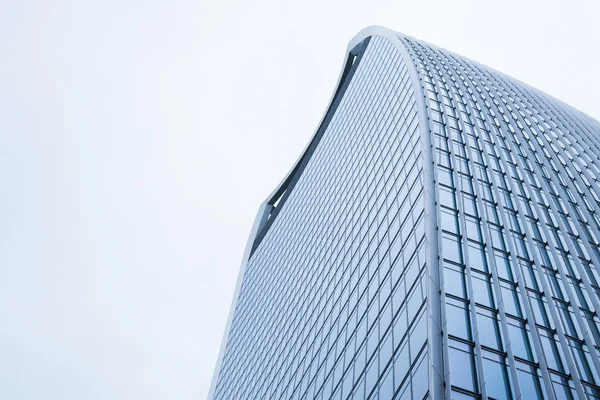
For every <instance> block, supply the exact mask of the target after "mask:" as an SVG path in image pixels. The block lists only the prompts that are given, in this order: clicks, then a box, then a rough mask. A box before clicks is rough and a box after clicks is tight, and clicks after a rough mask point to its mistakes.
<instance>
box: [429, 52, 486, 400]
mask: <svg viewBox="0 0 600 400" xmlns="http://www.w3.org/2000/svg"><path fill="white" fill-rule="evenodd" d="M421 49H422V47H421ZM422 51H423V49H422ZM419 56H421V55H420V54H419ZM420 58H421V61H424V60H423V58H422V57H420ZM424 64H426V65H427V62H424ZM426 74H427V75H429V78H430V79H431V80H432V81H433V77H432V76H431V71H428V72H426ZM432 84H433V85H434V88H435V95H436V98H438V99H439V97H438V96H439V93H438V88H437V84H435V83H432ZM438 101H439V100H438ZM440 106H441V109H442V112H441V115H442V120H443V121H444V125H445V126H444V136H445V138H446V141H449V142H452V139H451V138H449V136H448V133H447V129H446V127H448V116H447V111H446V105H445V104H444V102H440ZM448 129H449V128H448ZM453 147H454V146H452V145H451V144H449V145H448V150H449V152H450V156H451V158H452V160H453V161H454V163H456V156H455V154H454V149H453ZM454 171H456V167H455V166H454V165H453V168H452V172H453V174H452V175H453V176H455V179H454V186H455V187H454V189H455V195H456V193H457V191H462V182H461V179H456V176H457V175H456V174H455V173H454ZM438 185H439V182H438ZM436 186H437V185H436ZM460 197H461V198H460V200H458V199H456V200H457V202H456V204H457V208H458V212H459V214H463V217H462V218H460V217H459V219H460V224H461V225H460V227H461V234H460V236H459V238H460V246H461V251H462V253H463V263H464V264H465V271H466V274H467V278H468V279H467V290H468V293H469V305H470V306H471V307H470V308H471V309H470V312H469V315H470V316H471V325H472V327H473V340H474V342H475V350H476V365H477V374H478V376H479V379H478V384H479V391H480V393H481V396H482V399H484V400H485V399H487V398H488V397H487V388H486V381H485V374H484V370H483V357H482V351H481V341H480V340H479V328H478V324H477V313H476V306H475V301H474V300H473V283H472V275H471V267H470V265H469V253H468V248H467V244H466V236H465V235H466V222H465V218H464V213H463V209H464V204H463V199H462V196H460ZM438 208H439V207H438ZM439 226H440V225H439V224H438V231H439V232H441V229H440V228H439ZM439 243H440V245H439V247H440V254H443V245H442V244H441V243H442V242H441V241H440V242H439ZM442 272H443V269H442ZM442 282H444V281H443V280H442ZM443 285H444V283H442V286H443ZM443 301H444V302H445V301H446V299H445V298H443ZM445 330H446V331H447V329H445Z"/></svg>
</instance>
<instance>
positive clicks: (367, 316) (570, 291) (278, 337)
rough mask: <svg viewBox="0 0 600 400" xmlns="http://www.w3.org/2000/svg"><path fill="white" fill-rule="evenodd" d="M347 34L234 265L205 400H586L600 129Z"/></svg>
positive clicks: (509, 86) (458, 63)
mask: <svg viewBox="0 0 600 400" xmlns="http://www.w3.org/2000/svg"><path fill="white" fill-rule="evenodd" d="M384 31H385V32H384ZM378 34H381V35H382V36H378ZM361 37H366V38H367V39H364V40H365V42H363V43H367V45H366V46H364V47H362V49H363V50H361V51H364V53H362V54H361V56H360V57H361V58H360V61H359V64H358V65H357V68H356V70H355V73H354V74H353V75H352V76H351V77H350V78H348V79H351V81H350V82H349V85H348V87H347V90H346V92H345V93H344V95H343V97H342V98H341V102H340V103H339V105H338V108H337V109H335V113H334V115H333V117H332V119H331V121H330V122H329V125H328V126H327V127H326V128H325V132H324V134H323V136H322V138H321V141H320V142H319V143H318V145H317V146H316V148H315V151H314V153H313V154H312V156H311V158H310V160H309V161H308V164H307V165H306V168H305V169H304V170H303V172H302V174H301V175H300V176H299V179H298V181H297V184H296V186H295V187H294V189H293V191H291V192H290V193H289V197H288V199H287V202H286V203H285V204H284V206H283V207H282V208H281V211H280V213H279V216H278V218H277V220H274V221H273V224H272V226H271V227H270V229H269V230H268V231H267V232H266V234H265V236H264V239H263V241H262V242H261V243H260V245H259V246H258V247H257V248H256V251H255V253H254V254H253V255H252V257H251V258H250V259H249V260H248V263H247V266H246V270H245V274H244V276H243V281H242V285H241V289H240V292H239V296H238V302H237V306H236V309H235V313H234V317H233V321H232V324H231V328H230V331H229V336H228V338H227V346H226V347H225V352H224V357H223V361H222V364H221V365H220V368H219V370H218V371H217V375H216V377H217V380H216V388H215V391H214V398H215V399H263V398H277V399H313V398H314V399H336V400H342V399H377V398H378V399H380V400H388V399H396V400H398V399H401V400H407V399H423V398H427V397H431V398H434V399H436V400H437V399H443V398H446V399H516V400H521V399H523V400H526V399H550V400H555V399H575V398H577V399H584V398H587V399H600V319H599V315H600V314H599V312H600V274H599V271H598V268H599V265H600V215H599V213H598V210H600V185H599V184H598V179H599V178H600V123H599V122H598V121H596V120H594V119H592V118H590V117H588V116H587V115H585V114H583V113H581V112H579V111H577V110H575V109H573V108H571V107H569V106H567V105H565V104H563V103H561V102H560V101H558V100H556V99H554V98H552V97H550V96H548V95H546V94H544V93H542V92H540V91H538V90H536V89H533V88H531V87H529V86H527V85H525V84H523V83H521V82H518V81H516V80H514V79H512V78H510V77H507V76H505V75H503V74H501V73H499V72H497V71H493V70H491V69H489V68H487V67H485V66H482V65H480V64H478V63H475V62H473V61H470V60H468V59H465V58H463V57H460V56H458V55H456V54H453V53H451V52H448V51H445V50H442V49H439V48H437V47H435V46H432V45H429V44H427V43H424V42H421V41H418V40H415V39H413V38H410V37H406V36H403V35H399V34H395V33H393V32H391V31H387V30H385V29H383V28H376V29H375V30H373V31H369V32H368V34H366V35H365V36H361ZM393 39H394V40H393ZM396 39H397V40H396ZM415 85H417V86H415ZM423 151H425V153H423ZM432 160H433V161H432ZM432 214H435V215H432ZM432 218H434V219H435V226H434V223H433V222H429V221H432ZM430 236H431V237H430ZM432 249H434V251H439V254H437V253H436V254H434V253H432ZM438 275H439V276H438ZM438 287H439V290H438ZM438 292H439V294H438ZM428 295H429V298H427V296H428ZM438 296H439V299H440V300H439V301H438ZM434 298H435V300H433V299H434ZM434 315H437V316H439V318H438V317H434ZM437 324H440V326H439V327H437ZM436 329H437V330H436ZM440 333H441V335H440ZM440 343H441V346H440V345H438V344H440ZM433 344H435V345H433ZM436 363H443V365H435V364H436ZM432 364H434V365H432ZM437 368H439V369H440V371H437ZM432 369H433V370H435V371H437V372H438V375H435V376H442V375H443V382H442V381H441V380H440V381H439V382H440V383H439V385H436V384H433V385H432V384H430V383H428V381H429V380H432V379H433V377H434V374H432V372H431V371H432ZM442 383H443V385H442ZM429 390H431V393H430V392H429ZM438 391H439V393H438Z"/></svg>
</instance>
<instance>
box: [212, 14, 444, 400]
mask: <svg viewBox="0 0 600 400" xmlns="http://www.w3.org/2000/svg"><path fill="white" fill-rule="evenodd" d="M373 36H379V37H383V38H385V39H387V40H388V41H390V42H391V43H392V44H393V45H394V47H395V48H396V49H397V50H398V51H399V52H400V54H401V57H402V58H403V60H404V62H405V64H406V66H407V68H408V71H409V75H410V80H411V84H412V86H413V91H414V95H415V99H416V102H417V104H416V107H417V113H418V118H419V122H420V124H424V125H423V126H424V127H425V126H428V117H427V110H426V105H425V98H424V95H423V93H424V92H423V87H422V85H421V83H420V81H419V79H420V78H419V75H418V72H417V69H416V66H415V65H414V62H413V61H412V57H411V56H410V54H409V52H408V50H407V49H406V47H405V46H404V44H403V43H402V41H401V40H400V38H401V37H407V38H408V36H405V35H403V34H401V33H397V32H395V31H392V30H390V29H388V28H385V27H383V26H378V25H373V26H369V27H367V28H364V29H362V30H361V31H360V32H358V33H357V34H356V35H355V36H354V37H353V38H352V39H351V40H350V42H349V43H348V46H347V48H346V52H345V56H344V62H343V65H342V69H341V71H340V74H339V77H338V81H337V84H336V86H335V89H334V91H333V93H332V95H331V98H330V99H329V102H328V104H327V107H326V109H325V112H324V113H323V116H322V117H321V119H320V121H319V124H318V125H317V128H316V129H315V132H314V133H313V135H312V136H311V138H310V140H309V141H308V143H307V144H306V146H305V147H304V149H303V150H302V152H301V154H300V156H299V157H298V159H297V160H296V162H295V163H294V164H293V166H292V167H291V168H290V170H289V171H288V172H287V174H286V175H285V176H284V178H283V179H282V180H281V182H280V183H279V184H278V185H277V187H276V188H275V189H274V190H273V191H272V192H271V194H269V196H268V197H267V198H266V199H265V201H263V203H262V204H261V205H260V207H259V209H258V212H257V215H256V217H255V219H254V223H253V225H252V229H251V230H250V235H249V237H248V240H247V242H246V248H245V250H244V255H243V257H242V261H241V265H240V270H239V273H238V278H237V282H236V286H235V290H234V294H233V299H232V302H231V307H230V310H229V316H228V318H227V323H226V325H225V330H224V333H223V339H222V341H221V348H220V350H219V355H218V358H217V362H216V365H215V370H214V373H213V377H212V381H211V385H210V389H209V392H208V400H212V399H213V397H214V391H215V388H216V384H217V381H218V377H219V373H220V370H221V366H222V363H223V357H224V355H225V350H226V348H227V342H228V340H229V333H230V330H231V324H232V321H233V316H234V314H235V309H236V306H237V301H238V296H239V293H240V289H241V286H242V282H243V277H244V274H245V271H246V266H247V263H248V261H249V260H250V257H251V256H252V253H253V251H254V250H255V249H256V247H257V245H258V243H259V242H260V239H262V237H263V236H264V234H265V233H266V231H267V230H268V226H267V224H268V223H272V221H273V220H274V218H275V216H276V211H279V210H275V209H276V207H277V205H278V203H279V201H280V200H282V197H284V195H289V192H288V193H285V192H286V189H287V188H288V187H289V185H290V183H292V182H293V180H294V178H296V179H297V178H298V176H299V175H301V173H302V169H303V168H302V166H303V164H304V165H305V164H306V162H307V161H308V159H310V156H311V155H312V152H313V150H314V148H313V147H314V145H315V144H316V143H318V141H319V139H320V134H322V131H323V128H324V126H325V127H326V124H327V123H328V118H329V116H330V112H331V111H332V110H334V109H335V107H336V100H339V96H338V95H339V94H340V92H342V90H343V88H344V85H345V84H347V83H348V82H349V81H350V80H351V77H352V76H351V73H350V69H351V67H352V66H353V65H354V66H355V65H357V63H355V60H356V59H357V58H358V56H359V55H362V50H364V46H362V45H363V43H365V40H366V39H369V38H371V37H373ZM347 78H350V79H347ZM342 97H343V96H342ZM426 134H429V129H427V131H426ZM429 143H430V140H429ZM431 168H432V166H426V169H425V170H426V172H427V171H429V174H431ZM431 183H432V184H433V182H431ZM292 185H293V183H292ZM284 200H285V198H284ZM281 205H282V204H281ZM272 214H273V216H272ZM270 218H271V221H269V219H270ZM257 239H259V240H258V243H257ZM436 353H437V352H436ZM434 357H436V358H438V357H439V361H440V362H441V353H437V354H435V355H434ZM436 365H438V366H441V364H438V363H436ZM436 372H438V371H437V370H436ZM438 373H439V372H438ZM436 378H437V377H436ZM430 385H441V386H440V388H438V390H437V391H436V396H434V397H432V398H435V399H440V398H443V381H441V383H440V381H439V380H438V379H435V380H432V382H431V383H430ZM432 388H433V386H432ZM440 394H441V397H440Z"/></svg>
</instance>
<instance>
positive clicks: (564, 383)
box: [403, 38, 600, 399]
mask: <svg viewBox="0 0 600 400" xmlns="http://www.w3.org/2000/svg"><path fill="white" fill-rule="evenodd" d="M403 42H404V43H405V45H406V47H407V48H408V49H409V51H410V52H411V54H413V55H415V58H416V59H418V60H419V62H418V67H419V73H420V75H421V77H422V79H423V81H424V83H425V89H426V90H425V93H426V97H427V103H428V116H429V118H430V128H431V132H432V135H433V142H434V149H433V151H434V153H435V154H434V159H435V164H436V172H437V182H436V188H437V190H438V202H439V209H438V211H439V221H440V223H439V228H440V229H439V231H440V234H439V236H440V247H441V249H442V250H441V253H442V259H443V261H442V262H443V268H442V270H443V276H442V277H441V281H442V282H443V283H442V286H443V288H444V292H445V297H444V299H445V301H444V303H443V304H442V305H441V307H442V308H443V309H444V310H443V312H442V314H443V315H444V316H445V320H446V321H447V322H446V329H445V332H444V340H445V341H446V344H447V345H446V346H445V349H446V351H447V354H448V361H449V362H448V364H449V368H448V369H449V377H450V379H449V380H450V382H449V383H450V385H449V386H450V387H451V389H452V394H451V396H452V398H480V397H485V396H488V397H489V398H494V399H510V398H519V397H520V398H523V399H533V398H540V399H541V398H557V399H563V398H564V399H571V398H585V397H587V398H599V397H600V387H598V386H597V385H598V384H599V383H600V382H599V380H598V379H599V377H598V371H600V363H599V362H598V346H599V345H600V341H599V340H600V335H599V327H600V324H599V321H598V316H597V311H598V293H599V290H600V289H599V287H598V279H599V276H598V272H597V269H596V266H597V265H598V261H599V257H598V255H599V253H598V239H597V238H598V237H599V236H598V235H599V233H600V231H599V230H598V228H599V224H598V216H597V215H596V211H595V210H596V209H598V206H599V205H600V203H599V202H598V200H599V199H600V198H599V197H598V193H600V191H599V187H598V185H597V178H598V176H600V175H598V172H599V170H598V167H597V164H598V157H597V156H596V155H595V154H598V139H599V132H600V127H599V124H598V123H597V122H596V121H594V120H592V119H591V118H589V117H587V116H584V115H583V114H581V113H579V112H577V111H575V110H573V109H571V108H570V107H568V106H565V105H564V104H560V103H559V102H557V101H556V100H554V99H552V98H550V97H549V96H547V95H544V94H543V93H540V92H539V91H536V90H534V89H532V88H530V87H527V86H526V85H523V84H521V83H519V82H516V81H515V80H513V79H511V78H508V77H506V76H504V75H502V74H499V73H497V72H495V71H492V70H490V69H488V68H485V67H483V66H480V65H478V64H476V63H473V62H470V61H467V60H465V59H463V58H461V57H458V56H456V55H454V54H452V53H449V52H446V51H442V50H439V49H437V48H435V47H433V46H429V45H427V44H424V43H421V42H419V41H416V40H413V39H408V38H404V39H403Z"/></svg>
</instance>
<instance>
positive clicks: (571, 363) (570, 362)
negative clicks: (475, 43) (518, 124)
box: [459, 61, 585, 398]
mask: <svg viewBox="0 0 600 400" xmlns="http://www.w3.org/2000/svg"><path fill="white" fill-rule="evenodd" d="M459 62H461V61H459ZM461 63H462V62H461ZM480 72H482V74H481V75H479V76H481V77H482V78H483V75H484V74H485V73H486V71H481V70H480ZM486 80H487V79H486ZM490 106H491V107H494V108H495V109H496V112H498V113H499V114H502V113H500V111H499V109H498V106H496V104H495V103H494V102H493V101H492V102H490ZM492 137H493V135H492ZM507 144H508V146H510V147H512V148H513V151H512V152H513V153H514V152H515V151H514V145H511V141H510V140H507ZM515 160H516V162H517V163H518V165H519V166H520V168H523V166H522V161H521V160H520V157H519V156H516V157H515ZM500 162H502V165H503V166H504V169H505V170H506V171H508V170H509V169H508V168H507V165H506V160H505V159H504V158H502V157H500ZM504 175H506V173H504ZM508 181H509V182H508V185H509V186H510V193H515V190H514V181H513V180H512V179H509V180H508ZM500 200H502V203H504V199H503V198H500ZM515 203H516V204H515V206H516V208H517V210H518V213H519V214H520V215H525V214H524V212H523V210H522V209H521V205H520V202H515ZM534 208H535V209H536V213H537V214H538V215H539V214H540V211H539V209H538V205H537V203H536V202H534ZM522 225H523V229H524V230H525V231H526V232H525V233H526V235H525V237H526V238H527V237H528V238H529V239H530V240H529V241H531V240H533V238H534V236H533V235H532V233H531V228H530V227H529V224H528V223H527V222H525V223H523V224H522ZM550 251H551V252H552V253H553V256H554V257H557V255H556V254H555V249H554V248H550ZM530 257H531V258H533V261H534V264H535V266H536V269H537V270H538V275H539V276H540V277H541V279H540V281H541V282H542V287H543V290H544V294H545V295H546V296H547V295H548V294H551V293H552V291H551V290H550V289H549V285H548V282H547V276H546V273H545V271H544V270H543V269H542V268H543V267H542V266H541V263H540V261H539V255H538V254H537V252H536V251H535V248H533V247H532V248H531V254H530ZM548 309H549V311H550V314H551V316H552V319H553V321H554V325H555V327H556V328H555V330H556V331H557V334H558V338H559V341H560V343H561V347H562V348H563V353H564V356H565V358H566V359H567V364H568V365H569V371H570V373H571V376H572V377H573V383H574V384H575V390H576V391H577V394H578V396H580V397H581V398H585V392H584V390H583V386H582V384H581V378H580V376H579V371H578V369H577V365H576V364H575V362H574V359H573V353H572V351H571V348H570V346H569V344H568V342H567V340H566V338H565V333H564V329H563V326H562V321H561V320H560V317H559V316H558V314H557V311H556V307H555V306H554V304H552V307H548ZM549 378H550V377H549Z"/></svg>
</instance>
